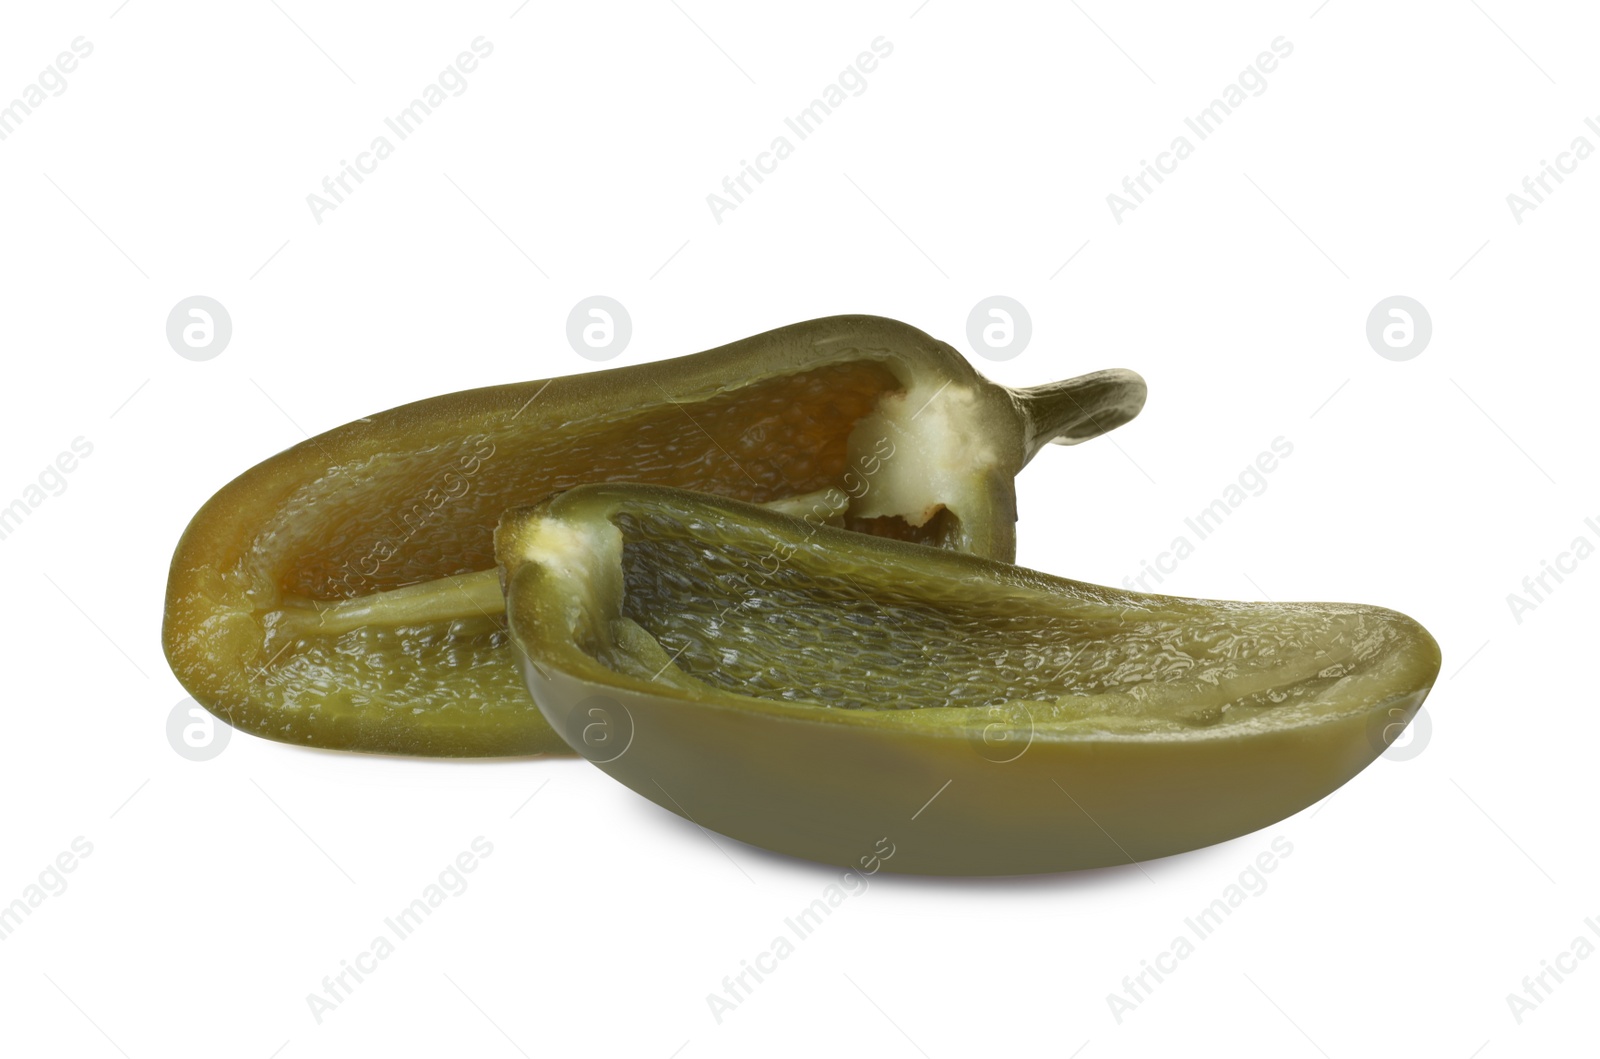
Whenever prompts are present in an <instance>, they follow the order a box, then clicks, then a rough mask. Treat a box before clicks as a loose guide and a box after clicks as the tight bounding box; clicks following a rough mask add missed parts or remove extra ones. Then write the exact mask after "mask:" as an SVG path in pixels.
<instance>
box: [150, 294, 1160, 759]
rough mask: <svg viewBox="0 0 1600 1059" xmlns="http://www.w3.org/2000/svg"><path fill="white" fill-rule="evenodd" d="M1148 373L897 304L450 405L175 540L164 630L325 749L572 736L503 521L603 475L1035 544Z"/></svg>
mask: <svg viewBox="0 0 1600 1059" xmlns="http://www.w3.org/2000/svg"><path fill="white" fill-rule="evenodd" d="M1144 395H1145V387H1144V382H1143V380H1141V379H1140V378H1139V377H1138V376H1137V375H1135V374H1134V373H1132V372H1128V371H1120V370H1112V371H1101V372H1096V373H1094V374H1091V375H1085V376H1083V377H1081V378H1077V379H1071V380H1068V381H1066V382H1060V383H1055V384H1053V385H1047V386H1040V387H1035V388H1032V389H1027V390H1010V389H1007V388H1005V387H1003V386H998V385H996V384H994V383H991V382H988V381H987V380H985V379H983V378H982V377H981V376H979V375H978V374H977V373H976V372H975V371H973V369H972V368H971V367H970V366H969V365H968V364H967V362H966V361H965V360H964V359H963V358H962V357H961V356H960V354H958V353H957V352H956V351H955V350H954V349H952V348H951V347H949V346H947V345H945V344H944V343H942V342H939V341H936V340H935V339H933V338H930V337H929V336H928V335H925V334H923V333H922V332H921V331H918V330H917V329H915V328H913V327H909V326H907V325H905V324H901V323H897V322H895V321H893V320H886V319H883V318H880V317H871V316H840V317H832V318H828V319H822V320H813V321H810V322H808V323H802V324H796V325H793V326H790V327H784V328H780V329H778V330H776V331H770V332H767V333H766V334H761V335H757V336H755V337H753V338H747V339H744V340H742V341H739V342H734V343H732V344H731V345H727V346H722V347H720V348H718V349H713V350H710V351H707V352H704V353H700V354H695V355H692V356H688V357H681V358H678V359H676V360H667V361H661V362H657V363H651V364H644V365H639V366H635V367H624V368H617V369H613V370H609V371H600V372H594V373H591V374H586V375H577V376H570V377H565V378H557V379H551V380H548V381H537V382H526V383H517V384H513V385H509V386H497V387H491V388H488V389H482V390H471V391H467V392H463V393H456V394H450V395H447V396H443V397H435V398H432V399H430V400H426V401H420V402H418V403H415V404H410V405H405V406H403V407H400V408H395V409H391V410H389V411H387V412H381V413H378V414H376V415H372V416H368V417H366V418H363V419H360V420H357V421H356V422H353V423H349V424H346V425H345V426H342V427H339V428H337V429H335V430H331V431H329V432H327V433H325V434H321V435H319V436H317V437H314V438H311V439H309V440H307V441H305V442H303V443H301V444H299V445H296V446H294V447H293V448H291V449H288V450H287V451H285V452H283V453H280V454H279V455H277V456H274V457H273V458H271V459H269V460H267V461H265V462H264V463H261V464H259V465H257V466H256V467H253V468H251V469H250V470H249V471H247V472H245V473H244V474H242V475H240V476H239V477H238V478H237V479H235V480H234V481H233V482H231V483H229V484H228V485H227V486H225V487H224V488H223V489H222V490H221V491H219V492H218V493H217V494H216V495H215V496H214V497H212V499H211V500H210V501H208V502H207V503H206V504H205V506H204V507H202V508H201V509H200V511H199V513H198V514H196V515H195V517H194V519H193V521H192V522H191V523H190V525H189V527H188V529H187V530H186V531H185V533H184V535H183V538H182V540H181V541H180V542H179V544H178V548H177V552H176V554H175V555H174V556H173V560H172V568H171V575H170V578H169V580H168V585H167V601H166V620H165V625H164V628H163V636H162V638H163V645H164V647H165V649H166V654H167V658H168V661H169V662H170V663H171V665H172V668H173V671H174V672H175V673H176V674H177V676H178V679H179V680H180V681H182V683H183V685H184V686H185V687H186V688H187V689H188V690H189V692H190V694H192V695H193V696H194V697H195V699H196V700H198V701H199V702H200V703H201V704H203V705H204V706H206V707H207V708H208V709H210V710H211V711H212V712H213V713H215V714H217V715H218V716H220V717H222V718H224V719H226V720H227V721H229V722H230V723H231V724H233V725H234V726H236V727H239V728H243V729H244V730H246V731H249V732H252V733H254V734H256V735H261V736H265V737H267V738H271V739H278V740H283V741H285V742H292V743H299V744H302V745H311V746H321V747H337V748H341V749H347V750H364V751H377V752H390V753H404V754H429V755H512V754H529V753H539V752H557V753H564V752H566V745H565V744H564V743H563V742H562V741H561V740H560V739H558V738H556V737H555V735H554V734H553V733H552V732H551V731H550V729H549V727H548V726H547V725H546V724H545V722H544V720H543V719H542V718H541V717H540V715H539V713H538V711H537V710H536V709H535V708H534V707H533V705H532V704H531V703H530V702H529V701H528V697H527V694H526V692H525V690H524V689H523V687H522V684H521V681H520V680H519V679H518V677H517V673H516V668H515V666H514V665H513V664H512V662H511V661H510V659H511V651H510V648H509V643H508V640H507V636H506V628H505V619H504V614H503V604H502V600H501V595H500V587H499V584H498V578H497V575H496V574H495V572H494V555H493V543H492V535H493V531H494V526H495V523H496V521H497V520H498V519H499V517H500V515H501V513H502V512H503V511H504V510H506V509H507V508H509V507H511V506H513V505H516V504H525V503H531V502H533V501H536V500H538V499H540V498H542V497H545V496H547V495H549V494H550V493H552V492H554V491H558V490H562V489H566V488H569V487H571V486H575V485H579V484H582V483H585V482H614V481H635V482H653V483H660V484H665V485H672V486H680V487H685V488H690V489H695V490H701V491H705V492H710V493H718V494H724V495H728V496H733V497H737V498H740V499H743V500H748V501H754V502H759V503H764V504H768V505H772V506H774V507H777V508H780V509H786V510H790V511H794V512H799V513H807V514H811V515H812V516H813V517H817V518H821V519H823V520H825V521H827V522H829V523H831V524H834V525H838V526H842V527H845V528H848V529H850V530H856V531H861V532H864V533H870V534H879V535H884V536H896V537H903V538H905V539H907V540H914V541H918V542H921V543H924V544H932V545H937V546H940V547H943V548H948V549H954V550H959V551H970V552H975V553H978V554H981V555H988V556H993V557H996V558H1010V557H1011V556H1012V554H1013V550H1014V543H1015V537H1014V532H1015V531H1014V526H1013V523H1014V520H1015V498H1014V491H1013V482H1012V479H1013V477H1014V476H1015V475H1016V473H1017V472H1018V471H1019V470H1021V468H1022V466H1023V465H1024V464H1025V463H1027V462H1028V460H1029V459H1031V458H1032V457H1033V455H1034V454H1035V453H1036V452H1038V451H1039V449H1040V448H1041V447H1042V446H1043V445H1044V444H1045V443H1046V442H1049V441H1052V440H1054V441H1059V442H1064V443H1073V442H1078V441H1083V440H1085V439H1088V438H1091V437H1094V436H1096V435H1098V434H1101V433H1104V432H1105V431H1107V430H1110V429H1112V428H1113V427H1116V426H1119V425H1120V424H1122V423H1124V422H1126V421H1127V420H1129V419H1131V418H1132V417H1133V416H1134V415H1135V414H1137V412H1138V411H1139V409H1140V408H1141V407H1142V405H1143V403H1144Z"/></svg>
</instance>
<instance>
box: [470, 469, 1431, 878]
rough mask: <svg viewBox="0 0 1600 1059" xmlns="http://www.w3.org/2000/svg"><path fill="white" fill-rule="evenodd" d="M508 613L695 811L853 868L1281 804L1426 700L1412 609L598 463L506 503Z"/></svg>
mask: <svg viewBox="0 0 1600 1059" xmlns="http://www.w3.org/2000/svg"><path fill="white" fill-rule="evenodd" d="M496 549H497V554H498V557H499V564H500V569H501V573H502V579H503V582H504V585H505V593H506V597H505V598H506V606H507V613H508V615H509V618H510V631H511V635H512V637H513V638H514V639H515V641H516V642H517V644H518V645H519V647H520V648H521V651H522V654H523V670H524V677H525V679H526V681H527V684H528V687H529V689H530V691H531V692H532V695H533V699H534V701H535V702H537V703H538V705H539V708H540V709H541V710H542V711H543V712H544V714H545V716H546V717H547V718H548V719H549V721H550V723H551V725H552V727H553V728H554V729H555V731H556V732H557V734H559V735H560V736H561V738H562V739H564V740H566V741H567V742H568V743H569V744H570V745H571V746H572V747H573V748H574V749H575V750H577V751H578V752H579V753H581V754H583V755H584V756H586V757H588V758H589V759H590V760H591V761H594V762H595V763H596V764H598V765H599V767H601V768H602V769H604V770H605V771H606V772H608V773H609V774H610V775H611V776H613V777H614V778H616V779H618V780H620V781H621V782H623V783H625V784H626V785H628V786H629V787H631V788H633V789H634V790H635V791H637V792H638V793H640V794H642V795H644V796H645V797H646V798H649V799H651V800H652V801H655V802H657V803H658V804H660V805H662V806H664V807H665V808H667V809H669V810H671V811H673V812H675V813H679V814H681V815H683V816H685V817H688V818H689V819H691V820H693V821H694V822H695V823H697V824H699V825H701V826H703V827H706V828H709V829H711V830H713V831H718V832H721V833H723V834H725V835H729V836H732V837H733V838H736V839H740V840H742V841H745V842H750V843H753V844H755V845H758V846H763V847H766V848H768V849H772V850H777V851H779V852H783V853H788V854H793V855H796V856H800V857H806V858H811V859H814V860H820V861H825V862H830V863H836V864H842V865H848V866H855V864H856V861H857V859H858V857H861V856H866V855H869V854H870V853H871V851H872V850H873V849H874V847H875V844H876V843H878V842H880V841H881V840H882V839H884V838H887V839H888V840H889V841H891V842H893V843H894V847H895V849H896V853H895V856H894V859H893V861H890V862H887V863H886V864H885V867H887V868H889V869H890V870H894V871H903V872H915V873H933V874H957V875H968V874H971V875H991V874H993V875H1003V874H1019V873H1032V872H1052V871H1062V870H1068V869H1078V868H1092V867H1097V866H1102V865H1110V864H1118V863H1127V862H1129V861H1136V860H1143V859H1146V858H1151V857H1160V856H1164V855H1167V854H1172V853H1178V852H1181V851H1184V850H1189V849H1194V848H1196V847H1200V846H1204V845H1208V844H1210V843H1214V842H1220V841H1222V840H1224V839H1228V838H1232V837H1235V836H1238V835H1242V834H1245V833H1247V832H1250V831H1253V830H1255V829H1257V828H1261V827H1264V826H1266V825H1268V824H1271V823H1273V822H1274V821H1277V820H1280V819H1282V818H1284V817H1286V816H1288V815H1290V814H1292V813H1294V812H1297V811H1298V810H1300V809H1302V808H1304V807H1306V806H1307V805H1310V804H1311V803H1313V802H1315V801H1316V800H1318V799H1320V798H1322V797H1323V796H1325V795H1327V794H1328V793H1330V792H1331V791H1333V790H1334V789H1335V788H1337V787H1339V786H1340V785H1341V784H1343V783H1344V782H1346V781H1347V780H1349V779H1350V778H1351V777H1352V776H1354V775H1355V774H1356V773H1357V772H1359V771H1360V770H1361V769H1362V768H1364V767H1365V766H1366V765H1367V764H1368V763H1370V762H1371V761H1372V760H1373V759H1374V758H1376V757H1377V755H1378V754H1379V753H1381V752H1382V750H1383V749H1384V748H1385V747H1386V746H1387V745H1388V740H1389V738H1390V737H1392V735H1393V734H1394V732H1395V731H1396V730H1397V729H1398V728H1399V727H1401V726H1403V724H1404V723H1406V722H1407V721H1409V719H1410V718H1411V716H1412V715H1413V714H1414V713H1415V712H1416V710H1417V709H1418V708H1419V707H1420V705H1421V703H1422V701H1423V698H1424V697H1425V696H1426V694H1427V692H1428V690H1429V688H1430V687H1431V686H1432V684H1433V681H1434V678H1435V677H1436V676H1437V674H1438V670H1439V649H1438V645H1437V644H1436V643H1435V642H1434V640H1433V638H1432V637H1431V636H1430V635H1429V634H1428V632H1427V631H1426V630H1425V629H1423V628H1422V626H1420V625H1418V624H1417V623H1416V622H1414V621H1412V620H1411V619H1410V618H1408V617H1406V616H1405V615H1402V614H1398V613H1396V612H1394V611H1390V610H1384V609H1381V608H1378V607H1370V606H1359V605H1352V604H1339V603H1281V604H1280V603H1232V602H1218V601H1213V600H1199V599H1179V598H1173V597H1166V596H1155V595H1143V594H1138V593H1133V592H1125V591H1122V590H1119V589H1111V588H1102V587H1098V586H1095V585H1089V584H1083V583H1080V582H1076V581H1069V580H1064V579H1062V578H1057V577H1051V576H1048V575H1045V574H1041V573H1035V572H1033V571H1031V570H1025V569H1022V568H1019V567H1016V566H1012V565H1008V564H1006V563H1002V562H997V561H995V560H993V559H989V558H985V557H982V556H977V555H969V554H958V553H955V552H951V551H940V550H936V549H932V548H926V547H919V546H917V545H915V544H909V543H905V542H902V541H896V540H888V539H881V538H875V537H867V536H862V535H859V534H851V533H846V532H843V531H840V530H838V529H836V528H833V527H830V526H827V525H824V524H822V522H821V521H820V520H818V519H814V518H805V517H796V516H793V515H785V514H782V513H778V512H773V511H769V510H765V509H762V508H759V507H755V506H752V505H750V504H746V503H741V502H739V501H737V500H731V499H726V498H719V497H712V496H707V495H703V494H698V493H689V492H684V491H680V490H674V489H667V488H660V487H649V486H633V485H591V486H585V487H582V488H578V489H574V490H571V491H570V492H567V493H564V494H562V495H560V496H557V497H554V498H551V499H549V500H547V501H545V502H544V503H541V504H538V505H534V506H531V507H526V508H521V509H517V510H516V511H513V512H510V513H508V515H507V516H506V518H505V520H504V521H503V522H502V523H501V525H500V528H499V530H498V533H497V537H496Z"/></svg>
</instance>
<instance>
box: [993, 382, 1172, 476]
mask: <svg viewBox="0 0 1600 1059" xmlns="http://www.w3.org/2000/svg"><path fill="white" fill-rule="evenodd" d="M1012 392H1013V394H1014V395H1015V397H1016V399H1017V403H1018V404H1019V405H1021V407H1022V414H1023V419H1024V422H1025V429H1026V434H1025V436H1024V452H1025V453H1026V456H1025V458H1024V461H1023V462H1027V460H1031V459H1033V457H1034V456H1035V455H1037V454H1038V452H1039V450H1040V449H1042V448H1044V446H1045V445H1046V444H1047V443H1049V442H1052V441H1053V442H1055V443H1056V444H1058V445H1076V444H1078V443H1079V442H1080V441H1088V440H1089V439H1090V438H1095V437H1099V436H1100V435H1101V434H1104V433H1106V432H1107V431H1110V430H1115V429H1116V428H1117V427H1120V426H1121V425H1122V424H1124V423H1126V422H1127V421H1128V420H1130V419H1132V418H1133V417H1134V416H1136V415H1138V414H1139V410H1140V409H1141V408H1143V407H1144V399H1145V393H1146V387H1145V382H1144V379H1143V378H1142V377H1141V376H1140V375H1139V373H1138V372H1135V371H1129V370H1127V369H1126V368H1107V369H1106V370H1104V371H1095V372H1090V373H1089V374H1088V375H1079V376H1078V377H1077V378H1075V379H1064V380H1062V381H1061V382H1052V383H1046V384H1045V385H1043V386H1029V387H1027V388H1025V389H1021V390H1014V391H1012Z"/></svg>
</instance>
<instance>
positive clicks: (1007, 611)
mask: <svg viewBox="0 0 1600 1059" xmlns="http://www.w3.org/2000/svg"><path fill="white" fill-rule="evenodd" d="M613 521H614V522H615V524H616V525H617V527H618V528H619V529H620V530H621V531H622V535H623V548H622V568H623V578H624V582H623V583H624V597H623V600H622V607H621V611H622V617H623V619H624V620H625V621H626V622H630V623H632V624H633V625H635V626H637V627H638V628H640V629H642V630H644V631H645V632H646V633H647V634H648V635H649V636H651V637H653V638H654V640H655V641H656V642H657V643H658V644H659V645H660V647H661V649H662V650H663V651H664V652H665V653H666V655H667V656H670V657H671V658H673V659H674V662H673V664H674V665H675V667H676V668H677V669H678V670H679V671H680V672H682V673H683V674H685V675H687V676H688V677H690V678H692V679H695V680H699V681H702V682H704V683H706V684H708V685H711V686H713V687H717V688H720V689H724V690H728V691H733V692H737V693H740V694H744V695H749V696H754V697H757V698H769V699H777V700H784V701H792V702H807V703H813V704H817V705H822V706H827V707H836V708H841V709H857V710H907V709H927V708H951V707H954V708H963V709H971V708H975V707H980V708H981V707H994V706H1000V705H1005V704H1010V703H1027V704H1029V709H1030V712H1031V713H1033V715H1034V716H1035V717H1036V718H1043V719H1046V720H1055V721H1061V722H1066V723H1070V722H1074V721H1080V722H1085V723H1088V724H1090V725H1092V726H1094V727H1098V728H1103V729H1107V730H1124V731H1155V730H1175V729H1189V728H1200V727H1211V726H1214V725H1218V724H1222V723H1231V722H1239V721H1243V720H1246V719H1248V718H1251V717H1254V716H1257V715H1259V714H1261V713H1263V712H1266V711H1270V710H1275V709H1279V708H1281V707H1283V706H1285V705H1290V704H1294V703H1304V702H1309V701H1311V700H1313V699H1315V698H1317V697H1318V696H1320V695H1321V694H1322V693H1323V692H1325V691H1327V689H1328V688H1330V687H1332V686H1333V684H1335V683H1337V682H1338V681H1339V680H1341V679H1343V678H1345V677H1347V676H1349V675H1350V674H1351V673H1353V672H1355V671H1356V670H1358V669H1359V668H1360V667H1361V665H1363V664H1365V663H1366V662H1370V661H1372V660H1374V659H1377V658H1379V657H1380V656H1381V655H1382V653H1383V651H1384V649H1385V641H1386V638H1387V636H1388V635H1389V634H1388V633H1387V632H1386V630H1385V628H1384V627H1383V624H1382V623H1381V622H1375V621H1373V620H1371V619H1370V618H1368V617H1366V616H1364V615H1363V614H1361V613H1360V612H1359V610H1358V609H1350V610H1348V611H1340V610H1338V609H1331V610H1330V609H1312V608H1305V607H1301V608H1296V607H1294V606H1292V605H1285V606H1283V607H1262V606H1259V605H1258V606H1253V607H1250V608H1240V609H1237V610H1224V609H1223V607H1225V606H1226V605H1217V604H1208V605H1204V606H1202V605H1199V604H1196V603H1192V602H1190V601H1173V602H1174V609H1173V610H1172V611H1170V612H1160V611H1155V610H1147V611H1146V612H1145V613H1143V614H1140V613H1137V612H1123V613H1122V614H1120V615H1116V616H1106V615H1105V608H1104V607H1099V608H1092V607H1086V608H1077V609H1076V612H1075V608H1074V607H1073V606H1072V605H1071V603H1072V601H1070V600H1062V599H1058V598H1056V597H1054V596H1052V595H1050V594H1049V593H1045V592H1031V591H1025V590H1023V589H1020V588H1017V587H1014V586H996V585H993V584H981V583H975V582H964V581H958V580H955V579H950V578H938V577H928V578H919V577H917V576H916V573H915V571H913V570H909V569H906V568H904V567H896V566H894V565H892V564H891V565H890V566H889V567H887V568H886V567H885V566H884V564H883V561H882V558H881V557H880V556H875V555H866V554H864V555H863V556H861V557H860V558H858V559H857V558H852V557H849V556H848V555H846V554H841V550H840V549H837V548H833V549H829V550H828V551H827V552H826V553H825V555H824V554H823V553H820V552H813V553H808V552H807V551H806V550H805V546H804V545H801V546H800V548H799V549H797V550H796V551H794V553H793V554H792V555H790V556H788V557H787V558H785V559H780V558H779V557H778V555H777V554H775V552H774V548H773V542H772V540H771V539H770V538H768V537H764V536H762V535H760V534H757V533H753V532H751V531H750V530H748V529H746V528H744V527H740V526H736V525H732V524H729V523H725V522H718V523H715V524H713V523H711V522H709V521H704V520H700V519H693V520H691V521H690V522H688V523H685V522H683V521H681V520H680V517H679V516H678V515H677V514H675V513H671V512H656V511H640V512H631V511H629V512H622V513H619V514H617V515H616V516H615V517H614V519H613ZM1097 611H1098V613H1097ZM628 641H629V637H627V636H619V637H618V638H617V639H616V641H615V642H614V643H612V644H611V645H609V646H607V647H605V648H604V649H603V656H602V657H601V658H600V659H599V660H600V661H601V662H602V663H603V664H606V665H608V666H610V667H611V668H614V669H617V670H619V671H634V670H637V669H640V668H642V667H641V665H640V660H639V659H635V658H631V657H628V649H627V647H626V646H625V645H626V644H627V643H628ZM649 665H650V668H652V669H655V668H658V667H657V666H656V665H655V663H654V660H653V659H652V660H651V662H650V663H649ZM645 675H646V676H649V675H650V674H649V673H646V674H645Z"/></svg>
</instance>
